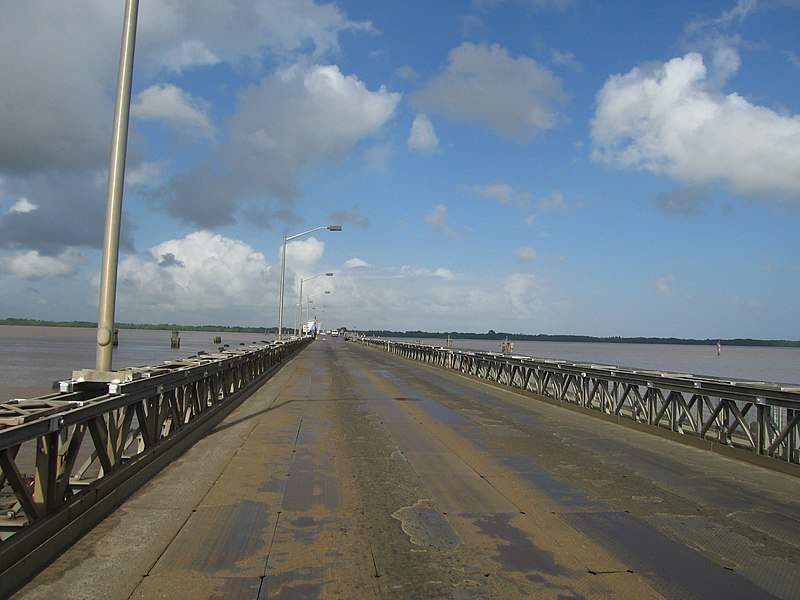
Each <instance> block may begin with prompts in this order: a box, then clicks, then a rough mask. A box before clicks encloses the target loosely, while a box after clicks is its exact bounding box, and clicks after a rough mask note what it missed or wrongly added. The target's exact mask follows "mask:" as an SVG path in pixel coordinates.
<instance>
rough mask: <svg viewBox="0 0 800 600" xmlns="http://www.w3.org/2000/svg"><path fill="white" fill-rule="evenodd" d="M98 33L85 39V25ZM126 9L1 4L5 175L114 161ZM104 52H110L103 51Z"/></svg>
mask: <svg viewBox="0 0 800 600" xmlns="http://www.w3.org/2000/svg"><path fill="white" fill-rule="evenodd" d="M90 22H91V23H92V34H91V35H87V23H90ZM119 23H121V6H118V5H117V4H116V3H108V2H102V1H101V0H89V1H87V2H81V3H69V4H66V3H61V2H58V3H55V4H54V3H52V2H48V1H47V0H31V1H30V2H19V3H12V4H9V5H5V6H3V18H2V19H0V88H2V90H3V92H2V102H0V131H2V132H3V135H2V136H0V174H2V173H6V174H10V175H19V176H27V175H30V174H34V173H41V172H43V171H46V170H53V169H67V170H71V169H84V168H87V167H92V166H94V165H97V164H99V163H101V162H103V161H107V160H108V145H109V140H110V131H109V124H110V122H111V113H112V110H113V108H114V104H113V96H112V95H110V94H109V91H110V90H113V87H114V82H115V76H114V73H115V65H116V63H117V61H118V60H119V52H118V51H116V52H109V51H108V48H117V49H118V48H119V31H120V26H119ZM103 49H105V50H103Z"/></svg>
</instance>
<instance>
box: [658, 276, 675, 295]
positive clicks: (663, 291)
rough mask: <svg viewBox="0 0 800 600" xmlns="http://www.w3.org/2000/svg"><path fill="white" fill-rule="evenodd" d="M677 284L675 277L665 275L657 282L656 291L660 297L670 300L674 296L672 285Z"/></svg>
mask: <svg viewBox="0 0 800 600" xmlns="http://www.w3.org/2000/svg"><path fill="white" fill-rule="evenodd" d="M673 283H675V277H674V276H673V275H664V276H663V277H659V278H658V280H657V281H656V291H657V292H658V293H659V295H661V296H664V297H667V298H669V297H670V296H672V284H673Z"/></svg>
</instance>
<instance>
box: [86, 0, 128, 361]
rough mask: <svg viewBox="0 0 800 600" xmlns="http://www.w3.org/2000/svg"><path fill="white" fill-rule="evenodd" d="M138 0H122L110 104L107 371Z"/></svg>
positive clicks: (103, 342)
mask: <svg viewBox="0 0 800 600" xmlns="http://www.w3.org/2000/svg"><path fill="white" fill-rule="evenodd" d="M138 13H139V0H127V1H126V3H125V21H124V24H123V32H122V49H121V51H120V58H119V73H118V76H117V100H116V104H115V106H114V126H113V132H112V136H111V137H112V139H111V156H110V158H109V170H108V189H107V195H106V221H105V233H104V238H103V259H102V265H101V267H100V302H99V309H98V317H97V353H96V355H95V368H96V369H97V370H98V371H110V370H111V352H112V342H113V337H114V334H113V331H114V312H115V307H116V297H117V266H118V265H117V263H118V260H119V235H120V222H121V220H122V187H123V184H124V181H125V155H126V151H127V147H128V116H129V113H130V106H131V81H132V79H133V57H134V49H135V46H136V23H137V17H138Z"/></svg>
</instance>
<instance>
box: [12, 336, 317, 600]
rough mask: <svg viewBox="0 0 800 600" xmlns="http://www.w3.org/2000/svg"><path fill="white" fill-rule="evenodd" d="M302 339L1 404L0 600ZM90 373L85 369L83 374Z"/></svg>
mask: <svg viewBox="0 0 800 600" xmlns="http://www.w3.org/2000/svg"><path fill="white" fill-rule="evenodd" d="M307 343H308V340H293V341H289V342H282V343H281V342H279V343H272V344H268V345H263V346H254V347H251V348H242V349H236V350H231V351H225V352H223V353H220V354H201V355H198V356H196V357H193V358H189V359H185V360H176V361H169V362H165V363H163V364H161V365H158V366H153V367H142V368H136V369H126V370H123V371H117V372H115V375H118V377H117V378H115V379H114V380H113V381H110V382H97V381H86V380H81V378H80V377H79V378H77V379H73V380H72V381H64V382H62V383H61V387H62V391H61V392H60V393H56V394H51V395H48V396H44V397H40V398H34V399H29V400H12V401H8V402H3V403H0V467H2V473H1V474H0V489H3V492H4V493H5V492H6V491H7V490H8V489H9V488H10V489H11V490H12V491H13V496H10V495H5V496H4V497H2V498H0V501H1V502H2V507H3V512H2V516H1V517H0V540H2V541H1V542H0V581H2V582H3V583H1V584H0V597H3V596H5V595H6V592H7V591H8V590H7V589H6V587H5V586H8V585H11V583H12V582H14V581H20V580H24V579H26V578H27V577H29V576H30V575H31V574H32V573H35V572H36V570H38V569H39V568H40V567H41V565H43V564H45V563H47V562H48V561H50V560H52V558H53V557H54V556H55V554H57V553H58V552H59V551H60V550H61V549H62V548H63V547H64V546H65V545H67V544H68V543H69V542H70V541H71V540H74V539H77V538H78V537H80V535H81V534H82V533H83V532H85V531H87V530H88V529H90V528H91V527H92V526H93V525H94V524H96V523H97V522H99V521H100V520H101V519H102V518H103V517H105V516H106V515H107V514H108V513H109V512H111V511H112V510H113V509H114V508H115V507H116V506H117V505H119V504H120V503H121V502H122V501H123V500H124V499H125V497H127V496H128V495H129V494H130V493H132V492H133V491H135V490H136V489H137V488H138V487H139V486H140V485H142V484H143V483H144V482H145V481H147V480H148V479H149V478H150V477H151V476H152V475H153V474H154V473H156V472H158V471H159V470H160V469H161V468H163V466H164V465H166V464H167V463H169V462H170V461H171V460H173V459H174V458H175V457H177V456H178V455H180V454H181V453H182V452H183V451H185V450H186V449H187V448H188V447H189V446H191V445H192V444H193V443H194V442H195V441H196V440H197V439H199V437H201V436H202V435H204V434H205V433H206V432H208V431H209V430H210V428H212V427H213V426H214V425H216V424H217V423H218V422H219V421H220V420H221V419H222V418H223V417H224V416H226V415H227V414H229V413H230V412H231V410H233V409H234V408H235V407H236V406H237V405H238V404H239V403H240V402H241V401H242V400H243V399H245V398H246V397H247V396H248V395H250V394H251V393H252V392H253V391H254V390H255V389H257V388H258V387H259V386H260V385H261V384H262V383H264V381H265V380H266V379H267V378H269V376H271V375H272V374H273V373H274V372H275V371H276V370H277V369H279V368H280V367H281V365H282V364H283V363H284V362H285V361H286V360H287V359H288V358H290V357H291V356H292V355H294V354H295V353H296V352H298V351H299V350H301V349H302V348H303V347H305V345H307ZM90 373H91V372H87V374H90Z"/></svg>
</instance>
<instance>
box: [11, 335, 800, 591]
mask: <svg viewBox="0 0 800 600" xmlns="http://www.w3.org/2000/svg"><path fill="white" fill-rule="evenodd" d="M798 589H800V480H798V479H797V478H792V477H789V476H786V475H782V474H779V473H774V472H770V471H767V470H764V469H761V468H758V467H755V466H752V465H749V464H744V463H739V462H735V461H732V460H729V459H726V458H723V457H720V456H718V455H712V454H710V453H705V452H703V451H700V450H696V449H694V448H690V447H686V446H683V445H680V444H676V443H674V442H670V441H667V440H663V439H661V438H659V437H657V436H652V435H649V434H644V433H640V432H637V431H632V430H630V429H627V428H624V427H620V426H617V425H613V424H610V423H606V422H604V421H601V420H599V419H596V418H592V417H588V416H585V415H582V414H578V413H576V412H574V411H571V410H565V409H562V408H559V407H555V406H551V405H548V404H546V403H542V402H537V401H535V400H532V399H530V398H525V397H522V396H520V395H517V394H514V393H512V392H510V391H505V390H502V389H499V388H497V387H492V386H489V385H487V384H483V383H480V382H476V381H472V380H469V379H466V378H463V377H459V376H457V375H455V374H453V373H448V372H444V371H441V370H438V369H435V368H432V367H428V366H425V365H420V364H416V363H412V362H408V361H405V360H402V359H398V358H396V357H393V356H390V355H387V354H383V353H380V352H377V351H375V350H371V349H368V348H364V347H362V346H359V345H356V344H352V343H347V342H344V341H342V340H337V339H328V340H320V341H317V342H315V343H314V344H312V345H311V346H309V347H308V348H306V349H305V350H303V351H302V353H301V354H300V355H298V356H297V357H296V358H294V359H293V360H292V361H291V362H290V363H289V364H287V365H286V366H285V367H284V368H283V369H282V370H281V371H280V372H279V373H278V374H277V375H276V376H275V377H274V378H273V379H272V380H271V381H269V382H268V383H267V384H266V385H264V386H263V387H262V388H261V389H260V390H259V391H258V392H256V393H255V394H254V395H253V396H251V397H250V398H249V399H248V400H247V401H245V402H244V403H243V404H242V405H241V406H240V407H239V408H238V409H237V410H236V411H235V412H234V413H232V414H231V415H230V416H229V417H228V419H227V420H226V421H224V422H223V423H222V424H221V425H220V426H218V427H217V428H216V429H215V430H214V432H213V433H212V434H211V435H209V436H208V437H207V438H205V439H203V440H202V441H201V442H199V443H198V444H196V445H195V446H194V447H193V448H192V449H191V450H189V451H188V452H187V453H186V454H185V455H184V456H183V457H181V458H180V459H179V460H178V461H176V462H175V463H174V464H172V465H171V466H170V467H169V468H167V469H164V471H163V472H162V473H161V474H160V475H159V476H158V477H156V478H155V479H154V480H152V481H151V482H150V483H148V484H147V485H146V486H145V487H143V488H142V489H141V490H140V491H139V492H138V493H137V494H136V495H134V496H133V497H132V498H131V499H129V501H127V502H126V503H125V504H124V505H123V506H121V507H120V508H119V509H118V510H117V511H116V512H115V513H114V514H113V515H112V516H111V517H109V518H108V519H106V520H105V521H104V522H103V523H102V524H100V525H99V526H98V527H96V528H95V529H94V530H93V531H91V532H90V533H89V534H87V535H86V536H85V537H84V538H83V539H82V540H81V541H80V542H78V543H77V544H75V545H74V546H73V547H72V548H71V549H69V550H68V551H67V552H65V553H64V554H63V555H62V556H61V557H60V558H59V559H58V560H57V561H56V562H55V563H53V564H52V565H51V566H50V567H49V568H48V569H46V570H45V571H43V572H42V573H41V574H40V575H39V576H38V577H37V578H36V579H34V580H33V581H32V582H31V583H30V584H29V585H28V586H27V587H26V588H24V589H23V590H21V591H20V592H19V594H18V597H19V598H48V599H49V598H54V597H70V598H112V599H113V598H148V599H149V598H159V597H163V598H193V599H196V598H253V599H255V598H259V599H261V598H264V599H266V598H285V599H288V598H358V599H369V598H532V597H536V598H608V597H617V598H661V597H666V598H726V599H735V598H748V599H751V598H769V597H773V596H774V597H779V598H793V597H796V593H797V590H798Z"/></svg>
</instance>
